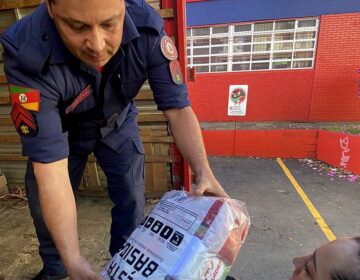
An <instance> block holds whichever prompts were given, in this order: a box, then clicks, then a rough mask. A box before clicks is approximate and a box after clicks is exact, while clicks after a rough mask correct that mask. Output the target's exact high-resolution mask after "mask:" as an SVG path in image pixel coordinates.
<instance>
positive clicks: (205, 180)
mask: <svg viewBox="0 0 360 280" xmlns="http://www.w3.org/2000/svg"><path fill="white" fill-rule="evenodd" d="M195 184H196V187H195V188H194V189H193V191H192V193H193V194H194V195H211V196H221V197H227V198H229V197H230V196H229V195H228V194H227V193H226V192H225V191H224V189H223V187H222V186H221V185H220V183H219V182H218V181H217V180H216V178H215V176H214V174H213V173H212V172H211V170H208V171H207V172H204V174H199V175H195Z"/></svg>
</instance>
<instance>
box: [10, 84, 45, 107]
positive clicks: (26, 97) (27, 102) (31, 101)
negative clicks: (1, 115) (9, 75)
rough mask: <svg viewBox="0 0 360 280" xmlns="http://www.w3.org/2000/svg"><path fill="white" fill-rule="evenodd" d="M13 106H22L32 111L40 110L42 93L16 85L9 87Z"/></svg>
mask: <svg viewBox="0 0 360 280" xmlns="http://www.w3.org/2000/svg"><path fill="white" fill-rule="evenodd" d="M9 90H10V99H11V104H12V105H13V106H14V104H20V105H21V106H22V107H23V108H25V109H28V110H30V111H36V112H39V110H40V91H39V90H37V89H33V88H26V87H21V86H16V85H9Z"/></svg>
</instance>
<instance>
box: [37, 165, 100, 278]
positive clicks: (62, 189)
mask: <svg viewBox="0 0 360 280" xmlns="http://www.w3.org/2000/svg"><path fill="white" fill-rule="evenodd" d="M33 166H34V172H35V177H36V180H37V184H38V188H39V199H40V206H41V210H42V215H43V218H44V221H45V224H46V226H47V228H48V229H49V231H50V233H51V236H52V238H53V240H54V242H55V244H56V248H57V249H58V251H59V254H60V256H61V259H62V261H63V263H64V265H65V267H66V270H67V272H68V274H69V276H70V279H79V280H82V279H84V280H85V279H89V280H91V279H94V280H98V279H102V278H101V277H100V276H98V275H97V274H96V273H95V272H94V271H93V270H92V269H91V266H90V265H89V264H88V263H87V262H86V261H85V260H84V259H83V258H82V257H81V255H80V248H79V241H78V231H77V213H76V204H75V198H74V194H73V191H72V188H71V183H70V179H69V175H68V161H67V159H63V160H59V161H56V162H53V163H46V164H45V163H38V162H34V163H33Z"/></svg>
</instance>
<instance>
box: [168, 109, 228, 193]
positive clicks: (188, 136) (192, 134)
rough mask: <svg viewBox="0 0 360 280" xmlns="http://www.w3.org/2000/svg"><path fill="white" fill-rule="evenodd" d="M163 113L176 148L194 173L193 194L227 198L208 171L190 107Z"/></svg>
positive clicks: (203, 149)
mask: <svg viewBox="0 0 360 280" xmlns="http://www.w3.org/2000/svg"><path fill="white" fill-rule="evenodd" d="M164 113H165V116H166V117H167V119H168V120H169V123H170V129H171V132H172V135H173V136H174V138H175V142H176V145H177V147H178V148H179V150H180V152H181V154H182V156H183V157H184V159H185V160H187V161H188V162H189V164H190V167H191V169H192V171H193V172H194V175H195V183H196V185H197V187H196V190H194V191H193V193H194V194H197V195H202V194H204V193H205V194H206V193H211V194H214V195H217V196H224V197H228V194H227V193H226V192H225V191H224V189H223V188H222V187H221V185H220V184H219V182H218V181H217V180H216V178H215V176H214V174H213V172H212V171H211V169H210V165H209V162H208V159H207V156H206V151H205V147H204V142H203V139H202V135H201V130H200V126H199V122H198V120H197V118H196V116H195V114H194V112H193V110H192V109H191V107H185V108H182V109H170V110H166V111H164Z"/></svg>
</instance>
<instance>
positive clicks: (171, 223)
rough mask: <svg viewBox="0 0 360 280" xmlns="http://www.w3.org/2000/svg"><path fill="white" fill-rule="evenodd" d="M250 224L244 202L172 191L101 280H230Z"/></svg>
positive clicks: (110, 264) (153, 211)
mask: <svg viewBox="0 0 360 280" xmlns="http://www.w3.org/2000/svg"><path fill="white" fill-rule="evenodd" d="M249 226H250V217H249V215H248V213H247V210H246V207H245V204H244V202H241V201H238V200H235V199H229V198H220V197H209V196H193V195H191V194H190V193H188V192H185V191H170V192H168V193H166V194H165V195H164V196H163V197H162V198H161V200H160V201H159V203H158V204H157V205H156V206H155V207H154V208H153V210H152V211H151V212H150V213H149V215H148V216H147V217H146V218H145V219H144V221H143V222H142V223H141V224H140V226H139V227H138V228H137V229H135V231H134V232H133V233H132V234H131V236H130V237H129V238H128V240H127V241H126V243H125V244H124V246H123V247H122V249H120V250H119V252H118V253H116V254H115V255H114V257H113V258H112V259H111V260H110V261H109V262H108V263H107V265H106V266H105V268H104V269H103V271H102V272H101V276H102V277H103V278H104V279H106V280H113V279H119V280H121V279H123V280H125V279H126V280H128V279H129V280H132V279H134V280H135V279H136V280H140V279H152V280H163V279H165V280H220V279H225V278H226V276H227V275H228V273H229V272H230V269H231V266H232V265H233V264H234V261H235V259H236V256H237V255H238V253H239V250H240V247H241V246H242V244H243V243H244V240H245V237H246V235H247V233H248V229H249Z"/></svg>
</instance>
